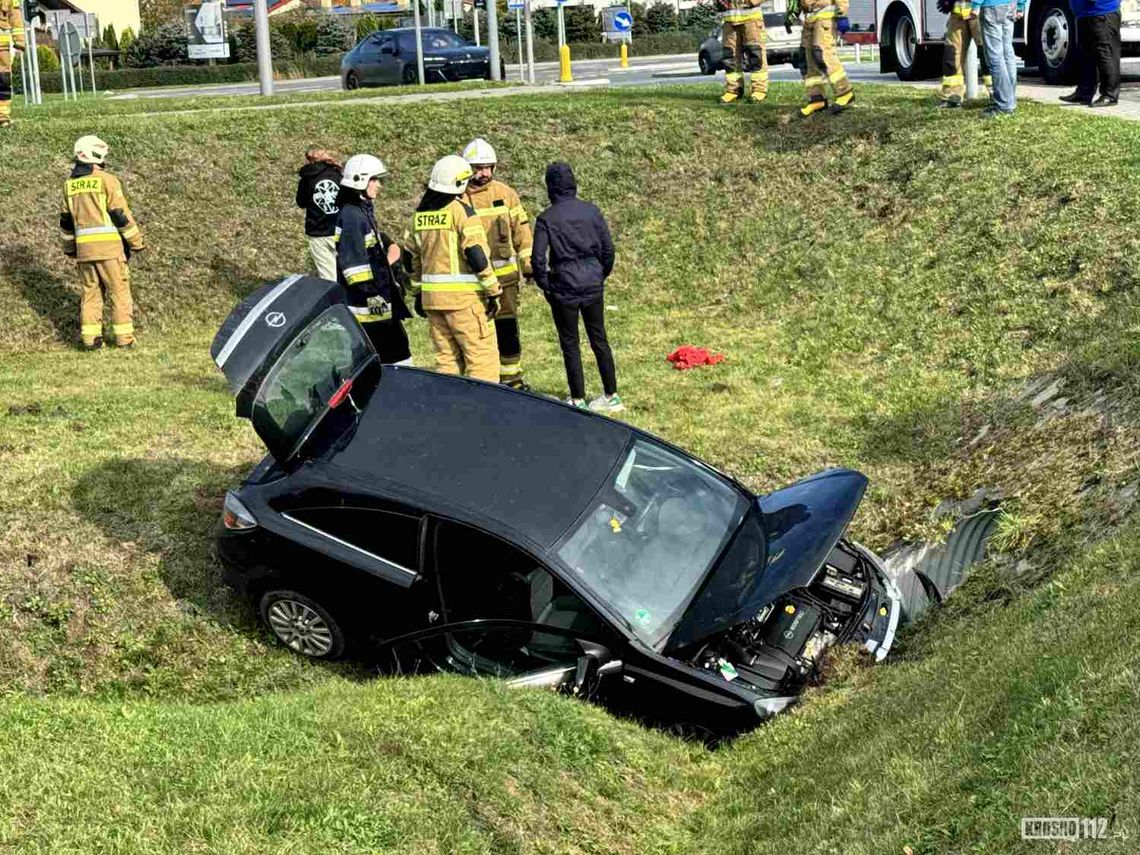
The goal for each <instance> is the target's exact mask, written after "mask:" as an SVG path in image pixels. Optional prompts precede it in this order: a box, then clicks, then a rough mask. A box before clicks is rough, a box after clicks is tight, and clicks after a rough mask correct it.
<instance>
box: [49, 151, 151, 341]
mask: <svg viewBox="0 0 1140 855" xmlns="http://www.w3.org/2000/svg"><path fill="white" fill-rule="evenodd" d="M109 150H110V149H109V147H108V146H107V143H105V142H103V140H101V139H99V137H96V136H85V137H80V138H79V139H78V140H76V141H75V167H74V168H73V169H72V170H71V175H70V176H69V177H68V179H67V181H66V182H64V185H63V206H62V207H61V208H60V212H59V228H60V231H61V232H62V236H63V251H64V253H65V254H66V255H67V256H68V257H70V258H74V259H75V260H76V262H77V263H78V266H79V282H80V285H81V286H82V288H83V297H82V301H81V303H80V308H79V335H80V339H81V340H82V343H83V347H84V348H85V349H86V350H98V349H99V348H101V347H102V346H103V297H104V294H106V296H107V297H108V298H109V299H110V301H111V330H112V332H114V334H115V344H116V345H117V346H119V347H132V346H134V343H135V326H134V320H133V316H134V304H133V302H132V300H131V275H130V270H129V268H128V267H127V263H128V261H130V257H131V253H134V252H141V251H142V250H143V249H144V248H145V246H144V244H143V237H142V232H140V231H139V224H138V223H137V222H135V218H134V216H133V215H132V214H131V209H130V207H128V205H127V198H126V196H124V195H123V185H122V184H121V183H120V182H119V179H118V178H116V177H115V176H114V175H112V174H111V173H110V172H108V171H107V169H106V164H107V152H108V151H109Z"/></svg>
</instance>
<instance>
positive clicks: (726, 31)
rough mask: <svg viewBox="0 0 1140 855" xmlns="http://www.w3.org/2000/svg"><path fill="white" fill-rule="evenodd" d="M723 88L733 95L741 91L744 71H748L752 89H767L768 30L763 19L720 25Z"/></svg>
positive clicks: (761, 90)
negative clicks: (722, 44) (722, 54)
mask: <svg viewBox="0 0 1140 855" xmlns="http://www.w3.org/2000/svg"><path fill="white" fill-rule="evenodd" d="M723 37H724V68H725V73H724V91H725V92H731V93H732V94H733V95H740V94H742V93H743V92H744V72H746V71H750V72H752V91H753V92H755V93H758V94H767V92H768V50H767V44H768V32H767V30H765V29H764V21H763V19H761V18H757V19H756V20H755V21H745V22H744V23H743V24H730V23H728V22H727V21H726V22H725V23H724V26H723Z"/></svg>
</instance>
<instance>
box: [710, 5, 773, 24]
mask: <svg viewBox="0 0 1140 855" xmlns="http://www.w3.org/2000/svg"><path fill="white" fill-rule="evenodd" d="M763 1H764V0H721V2H720V3H719V7H720V20H721V23H724V24H746V23H748V22H749V21H760V22H761V23H762V22H763V21H764V10H763V9H761V8H760V4H761V3H762V2H763Z"/></svg>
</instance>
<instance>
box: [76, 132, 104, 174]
mask: <svg viewBox="0 0 1140 855" xmlns="http://www.w3.org/2000/svg"><path fill="white" fill-rule="evenodd" d="M110 150H111V147H110V146H109V145H107V144H106V143H105V142H103V140H101V139H99V137H97V136H95V135H93V134H88V135H87V136H85V137H80V138H79V139H77V140H76V141H75V159H76V160H78V161H79V162H80V163H93V164H95V165H96V166H98V165H100V164H102V163H103V161H105V160H106V159H107V152H109V151H110Z"/></svg>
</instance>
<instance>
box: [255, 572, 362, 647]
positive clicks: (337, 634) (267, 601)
mask: <svg viewBox="0 0 1140 855" xmlns="http://www.w3.org/2000/svg"><path fill="white" fill-rule="evenodd" d="M258 611H259V612H260V613H261V620H262V621H263V622H264V624H265V626H266V627H267V628H268V629H269V631H270V632H271V633H273V636H274V637H275V638H276V639H277V640H278V641H280V642H281V643H282V644H284V645H285V646H286V647H288V648H289V649H290V650H292V651H294V652H295V653H299V654H300V655H302V656H305V657H307V658H309V659H321V660H333V659H339V658H340V657H342V656H343V655H344V652H345V649H346V647H347V643H346V640H345V634H344V630H343V629H342V627H341V622H340V621H338V620H337V619H336V617H334V616H333V614H332V612H330V611H329V609H328V608H326V607H325V606H324V605H322V604H321V603H318V602H317V601H316V600H314V599H312V598H311V597H309V596H306V595H305V594H302V593H300V592H299V591H293V590H290V589H276V590H272V591H266V592H265V593H264V594H262V595H261V600H260V602H259V604H258Z"/></svg>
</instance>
